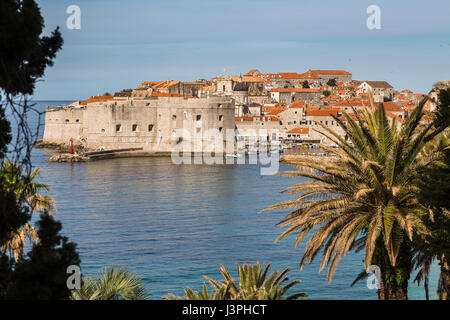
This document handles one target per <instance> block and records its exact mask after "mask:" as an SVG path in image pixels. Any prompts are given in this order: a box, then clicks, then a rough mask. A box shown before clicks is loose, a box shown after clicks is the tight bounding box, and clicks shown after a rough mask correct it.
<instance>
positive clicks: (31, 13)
mask: <svg viewBox="0 0 450 320" xmlns="http://www.w3.org/2000/svg"><path fill="white" fill-rule="evenodd" d="M43 28H44V20H43V18H42V16H41V13H40V9H39V7H38V6H37V4H36V3H35V1H34V0H22V1H19V0H2V1H0V48H1V50H0V88H1V89H3V90H4V91H5V92H6V93H7V94H11V95H12V96H14V95H17V94H32V93H33V91H34V86H35V82H36V80H37V79H39V78H41V77H42V76H43V75H44V71H45V68H46V67H47V66H51V65H53V61H52V60H53V59H54V58H55V55H56V52H57V51H58V50H59V49H61V47H62V43H63V39H62V37H61V34H60V32H59V29H58V28H56V30H54V31H53V32H52V35H51V36H50V37H46V36H44V37H41V34H42V30H43Z"/></svg>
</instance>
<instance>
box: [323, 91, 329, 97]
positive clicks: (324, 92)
mask: <svg viewBox="0 0 450 320" xmlns="http://www.w3.org/2000/svg"><path fill="white" fill-rule="evenodd" d="M322 94H323V95H324V96H325V97H329V96H330V95H331V92H330V91H328V90H324V91H323V92H322Z"/></svg>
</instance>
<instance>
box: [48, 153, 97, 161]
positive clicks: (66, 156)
mask: <svg viewBox="0 0 450 320" xmlns="http://www.w3.org/2000/svg"><path fill="white" fill-rule="evenodd" d="M47 161H48V162H86V161H91V158H89V157H86V156H82V155H80V154H70V153H62V154H55V155H53V156H51V157H50V159H48V160H47Z"/></svg>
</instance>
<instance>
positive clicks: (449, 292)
mask: <svg viewBox="0 0 450 320" xmlns="http://www.w3.org/2000/svg"><path fill="white" fill-rule="evenodd" d="M447 257H448V256H447V255H446V254H444V253H443V254H442V255H441V257H440V259H439V264H440V266H441V284H442V292H441V295H440V297H439V298H440V299H442V300H450V261H449V259H448V258H447Z"/></svg>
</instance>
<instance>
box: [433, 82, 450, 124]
mask: <svg viewBox="0 0 450 320" xmlns="http://www.w3.org/2000/svg"><path fill="white" fill-rule="evenodd" d="M439 101H440V103H439V104H438V107H437V110H436V119H435V121H434V122H435V125H436V126H437V127H442V128H447V127H448V126H450V88H446V89H442V90H440V91H439Z"/></svg>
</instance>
